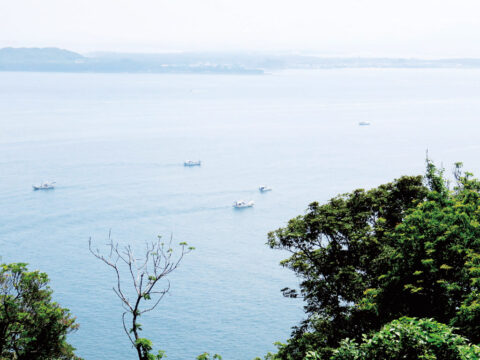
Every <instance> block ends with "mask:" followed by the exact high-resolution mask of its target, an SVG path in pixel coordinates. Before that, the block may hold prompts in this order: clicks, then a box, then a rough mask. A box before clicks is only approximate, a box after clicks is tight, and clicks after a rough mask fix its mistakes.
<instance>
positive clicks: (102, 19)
mask: <svg viewBox="0 0 480 360" xmlns="http://www.w3.org/2000/svg"><path fill="white" fill-rule="evenodd" d="M479 14H480V1H479V0H448V1H446V0H329V1H325V0H0V47H6V46H13V47H50V46H55V47H61V48H66V49H70V50H74V51H78V52H80V53H83V54H86V53H89V52H94V51H118V52H172V51H219V52H221V51H239V50H240V51H281V52H290V53H291V52H293V53H296V52H300V53H309V54H317V55H323V56H337V55H341V56H388V57H424V58H438V57H480V46H479V44H480V20H479V18H480V17H479Z"/></svg>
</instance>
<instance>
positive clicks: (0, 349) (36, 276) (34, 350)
mask: <svg viewBox="0 0 480 360" xmlns="http://www.w3.org/2000/svg"><path fill="white" fill-rule="evenodd" d="M48 282H49V279H48V276H47V274H45V273H41V272H39V271H28V269H27V265H26V264H23V263H18V264H2V265H1V266H0V358H1V359H16V360H17V359H18V360H54V359H55V360H67V359H78V358H77V357H76V356H75V355H74V350H75V349H74V348H73V347H72V346H71V345H70V344H68V343H67V341H66V336H67V334H68V333H70V332H71V331H73V330H76V329H77V328H78V325H77V324H76V323H75V318H73V317H72V316H71V314H70V312H69V310H68V309H65V308H62V307H60V305H58V304H57V303H55V302H52V296H51V295H52V290H51V289H50V287H49V286H48Z"/></svg>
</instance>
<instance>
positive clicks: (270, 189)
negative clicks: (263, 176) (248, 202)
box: [258, 185, 272, 192]
mask: <svg viewBox="0 0 480 360" xmlns="http://www.w3.org/2000/svg"><path fill="white" fill-rule="evenodd" d="M258 190H260V192H267V191H272V188H271V187H268V186H267V185H262V186H260V187H259V188H258Z"/></svg>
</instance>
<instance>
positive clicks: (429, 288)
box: [268, 160, 480, 360]
mask: <svg viewBox="0 0 480 360" xmlns="http://www.w3.org/2000/svg"><path fill="white" fill-rule="evenodd" d="M454 175H455V179H456V185H455V187H454V188H453V189H450V188H449V184H448V182H447V181H446V180H445V178H444V176H443V171H439V170H437V169H436V168H435V166H434V165H433V164H432V163H431V162H430V161H428V160H427V171H426V175H425V177H423V178H422V177H419V176H417V177H407V176H405V177H402V178H400V179H398V180H395V181H393V182H392V183H389V184H385V185H381V186H379V187H378V188H375V189H372V190H369V191H365V190H361V189H360V190H355V191H354V192H352V193H349V194H344V195H340V196H337V197H335V198H333V199H331V200H330V201H329V202H328V203H327V204H325V205H319V204H318V203H312V204H310V206H309V208H308V210H307V212H306V214H305V215H303V216H298V217H296V218H294V219H292V220H290V221H289V223H288V225H287V226H286V227H285V228H281V229H278V230H276V231H274V232H272V233H270V234H269V241H268V244H269V245H270V247H272V248H274V249H282V250H288V251H289V252H291V253H292V255H291V256H290V257H289V258H288V259H285V260H283V261H282V262H281V264H282V266H284V267H287V268H289V269H291V270H293V271H294V272H295V273H296V275H297V276H298V277H299V278H300V279H301V283H300V293H298V292H297V291H296V290H292V289H288V288H285V289H283V292H284V295H285V296H288V297H298V296H301V297H303V299H304V301H305V311H306V314H307V319H306V320H305V321H303V322H302V323H301V324H300V325H299V326H298V327H296V328H294V332H293V334H292V337H291V339H289V340H288V342H287V344H285V345H283V346H280V347H279V350H278V353H277V354H276V355H275V356H276V358H278V359H281V360H303V359H304V358H305V357H306V356H307V354H308V353H309V352H311V351H316V354H317V355H318V356H320V357H321V358H322V359H325V358H328V357H329V356H330V355H331V354H332V351H333V349H334V348H337V347H338V345H339V343H340V341H341V340H342V339H346V338H349V339H352V340H351V341H353V343H350V345H351V346H352V347H353V346H354V342H355V341H357V342H358V341H361V334H369V333H371V332H372V331H378V330H379V329H380V328H381V326H382V325H384V324H385V323H387V322H389V321H392V320H394V319H397V318H400V317H402V316H410V317H418V318H432V319H435V320H436V321H440V322H442V323H446V324H449V325H451V326H455V327H457V328H459V332H460V334H463V335H465V336H468V337H469V339H470V340H472V341H473V342H475V343H478V342H480V288H479V286H480V182H479V181H478V180H476V179H474V178H473V177H472V174H470V173H463V172H462V170H461V164H460V163H458V164H456V168H455V172H454ZM344 345H345V343H344ZM345 346H347V345H345ZM345 359H348V358H345Z"/></svg>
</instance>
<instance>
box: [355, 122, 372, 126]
mask: <svg viewBox="0 0 480 360" xmlns="http://www.w3.org/2000/svg"><path fill="white" fill-rule="evenodd" d="M358 125H360V126H368V125H370V121H360V122H359V123H358Z"/></svg>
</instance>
